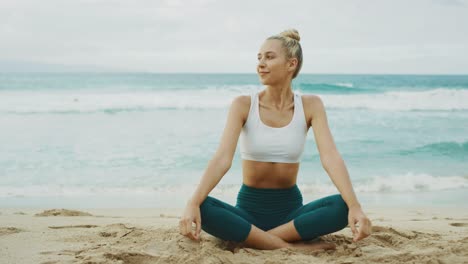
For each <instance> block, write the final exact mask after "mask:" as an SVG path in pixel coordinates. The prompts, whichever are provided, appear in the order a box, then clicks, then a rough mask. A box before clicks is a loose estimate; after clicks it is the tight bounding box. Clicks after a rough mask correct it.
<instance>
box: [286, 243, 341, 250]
mask: <svg viewBox="0 0 468 264" xmlns="http://www.w3.org/2000/svg"><path fill="white" fill-rule="evenodd" d="M289 248H298V249H303V250H310V251H318V250H334V249H336V245H335V244H334V243H330V242H324V241H318V242H312V243H310V242H303V241H300V242H294V243H289Z"/></svg>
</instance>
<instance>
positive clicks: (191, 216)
mask: <svg viewBox="0 0 468 264" xmlns="http://www.w3.org/2000/svg"><path fill="white" fill-rule="evenodd" d="M192 223H195V225H196V228H195V230H193V229H192ZM179 232H180V234H181V235H184V236H187V237H189V238H190V239H192V240H199V239H200V232H201V216H200V206H197V205H195V204H192V203H190V202H188V203H187V206H185V210H184V214H183V215H182V217H181V218H180V220H179Z"/></svg>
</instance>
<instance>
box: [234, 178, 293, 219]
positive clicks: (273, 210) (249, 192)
mask: <svg viewBox="0 0 468 264" xmlns="http://www.w3.org/2000/svg"><path fill="white" fill-rule="evenodd" d="M236 206H238V207H240V208H242V209H244V210H246V211H248V212H251V213H256V214H264V215H274V214H283V213H286V212H290V211H291V210H292V209H295V208H298V207H300V206H302V194H301V191H300V190H299V188H298V187H297V184H294V185H293V186H291V187H288V188H255V187H250V186H247V185H245V184H242V186H241V188H240V190H239V193H238V195H237V205H236Z"/></svg>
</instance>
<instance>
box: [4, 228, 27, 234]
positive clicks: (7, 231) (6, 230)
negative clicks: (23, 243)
mask: <svg viewBox="0 0 468 264" xmlns="http://www.w3.org/2000/svg"><path fill="white" fill-rule="evenodd" d="M23 231H24V230H22V229H20V228H16V227H0V236H3V235H9V234H15V233H19V232H23Z"/></svg>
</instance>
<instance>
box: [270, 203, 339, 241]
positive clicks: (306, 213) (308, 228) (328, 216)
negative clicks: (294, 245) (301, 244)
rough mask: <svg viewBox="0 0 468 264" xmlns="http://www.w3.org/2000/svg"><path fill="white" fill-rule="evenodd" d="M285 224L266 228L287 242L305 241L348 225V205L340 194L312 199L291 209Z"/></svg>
mask: <svg viewBox="0 0 468 264" xmlns="http://www.w3.org/2000/svg"><path fill="white" fill-rule="evenodd" d="M283 222H285V224H283V225H280V226H278V227H275V228H273V229H270V230H268V232H269V233H271V234H273V235H275V236H278V237H280V238H281V239H283V240H285V241H287V242H295V241H299V240H302V241H307V240H312V239H314V238H317V237H319V236H322V235H326V234H330V233H333V232H336V231H339V230H341V229H343V228H345V227H346V226H347V225H348V206H347V205H346V203H345V201H344V200H343V198H342V197H341V195H340V194H336V195H331V196H327V197H324V198H321V199H318V200H315V201H312V202H310V203H308V204H306V205H303V206H302V207H300V208H298V209H297V210H295V211H293V212H292V213H291V214H290V215H288V216H287V217H286V219H285V220H284V221H283Z"/></svg>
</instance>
